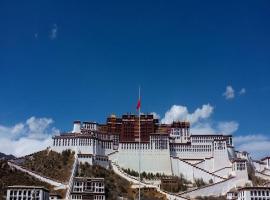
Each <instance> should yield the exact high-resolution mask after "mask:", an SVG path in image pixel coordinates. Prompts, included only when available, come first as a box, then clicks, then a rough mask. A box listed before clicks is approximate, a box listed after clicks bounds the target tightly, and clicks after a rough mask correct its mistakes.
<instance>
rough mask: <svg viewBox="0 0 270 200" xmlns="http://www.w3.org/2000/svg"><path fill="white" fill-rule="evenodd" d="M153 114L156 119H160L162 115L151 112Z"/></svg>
mask: <svg viewBox="0 0 270 200" xmlns="http://www.w3.org/2000/svg"><path fill="white" fill-rule="evenodd" d="M151 114H152V115H153V116H154V119H160V115H159V114H157V113H156V112H151Z"/></svg>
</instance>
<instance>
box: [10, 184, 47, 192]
mask: <svg viewBox="0 0 270 200" xmlns="http://www.w3.org/2000/svg"><path fill="white" fill-rule="evenodd" d="M8 189H41V190H46V191H49V190H48V189H47V188H45V187H43V186H34V185H11V186H8Z"/></svg>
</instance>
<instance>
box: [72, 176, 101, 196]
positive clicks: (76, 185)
mask: <svg viewBox="0 0 270 200" xmlns="http://www.w3.org/2000/svg"><path fill="white" fill-rule="evenodd" d="M70 195H71V199H72V200H77V199H82V200H105V185H104V178H90V177H74V179H73V185H72V190H71V194H70Z"/></svg>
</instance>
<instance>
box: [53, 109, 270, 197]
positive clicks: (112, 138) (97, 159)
mask: <svg viewBox="0 0 270 200" xmlns="http://www.w3.org/2000/svg"><path fill="white" fill-rule="evenodd" d="M139 127H140V131H139ZM139 132H140V133H141V143H140V146H139ZM51 149H52V150H54V151H57V152H62V151H63V150H66V149H71V150H73V151H75V152H76V156H77V159H78V162H88V163H90V164H98V165H101V166H103V167H109V166H110V165H112V166H113V169H114V170H115V171H116V172H117V173H119V174H120V175H121V173H122V172H123V171H122V172H121V169H132V170H135V171H139V164H138V163H139V154H141V155H140V158H141V171H142V172H143V171H144V172H146V173H147V172H152V173H160V174H164V175H169V176H171V175H173V176H181V175H183V176H184V177H185V178H186V179H188V180H190V181H192V182H193V181H194V180H195V179H203V180H204V181H205V182H207V183H208V182H212V184H209V185H208V186H206V187H202V188H199V189H194V190H189V191H187V192H183V193H182V194H180V195H179V198H180V196H181V197H183V198H184V197H196V196H210V195H214V196H218V195H226V193H227V192H229V191H230V190H232V189H233V188H237V187H244V186H249V187H252V182H251V181H250V180H249V178H248V167H251V168H253V169H255V173H256V176H258V177H261V178H265V179H269V180H270V157H266V158H263V159H262V160H259V161H256V160H252V159H251V157H250V156H249V154H248V153H247V152H239V151H237V150H236V149H235V147H234V145H233V137H232V135H223V134H220V135H209V134H207V133H205V134H204V135H194V134H192V132H191V131H190V123H189V122H173V123H172V124H160V123H159V120H158V119H155V118H154V116H153V115H141V116H140V126H139V117H138V116H137V115H132V114H126V115H123V116H122V117H120V118H118V117H116V116H115V115H111V116H110V117H108V118H107V122H106V123H105V124H98V123H95V122H80V121H75V122H74V126H73V130H72V131H70V132H65V133H61V134H60V135H57V136H54V137H53V145H52V147H51ZM139 150H140V151H139ZM140 152H141V153H140ZM122 176H123V177H126V178H127V179H128V178H129V177H128V176H127V175H124V173H122ZM145 184H150V185H151V184H152V185H155V183H145Z"/></svg>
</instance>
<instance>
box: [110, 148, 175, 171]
mask: <svg viewBox="0 0 270 200" xmlns="http://www.w3.org/2000/svg"><path fill="white" fill-rule="evenodd" d="M109 157H110V159H112V160H113V161H115V162H116V163H117V164H118V165H119V166H120V167H122V168H125V169H128V168H129V169H133V170H135V171H137V172H138V171H139V150H138V149H120V148H119V151H118V153H116V154H112V155H110V156H109ZM143 171H145V172H152V173H154V174H155V173H162V174H163V173H164V174H166V175H171V174H172V171H171V162H170V153H169V150H168V149H142V150H141V172H143Z"/></svg>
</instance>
